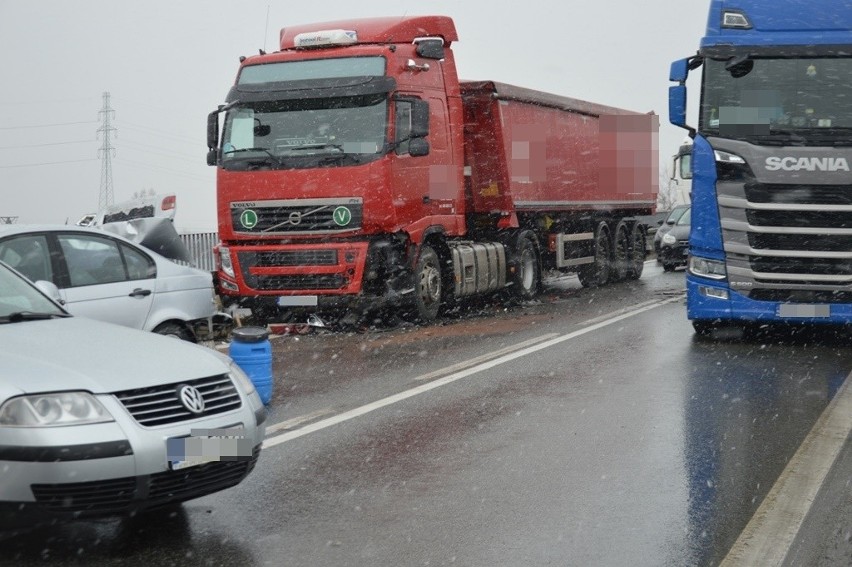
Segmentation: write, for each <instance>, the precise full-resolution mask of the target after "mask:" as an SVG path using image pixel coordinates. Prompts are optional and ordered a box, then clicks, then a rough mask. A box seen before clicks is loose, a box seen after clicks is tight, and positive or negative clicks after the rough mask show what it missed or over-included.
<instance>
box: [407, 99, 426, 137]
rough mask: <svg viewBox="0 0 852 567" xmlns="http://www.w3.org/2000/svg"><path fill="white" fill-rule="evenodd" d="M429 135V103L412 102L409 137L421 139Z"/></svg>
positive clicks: (423, 101) (422, 101) (421, 101)
mask: <svg viewBox="0 0 852 567" xmlns="http://www.w3.org/2000/svg"><path fill="white" fill-rule="evenodd" d="M428 135H429V103H428V102H427V101H425V100H419V99H418V100H414V101H413V104H412V107H411V137H412V138H423V137H424V136H428Z"/></svg>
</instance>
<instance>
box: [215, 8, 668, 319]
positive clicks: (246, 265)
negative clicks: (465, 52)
mask: <svg viewBox="0 0 852 567" xmlns="http://www.w3.org/2000/svg"><path fill="white" fill-rule="evenodd" d="M280 39H281V43H280V50H279V51H276V52H275V53H263V52H261V53H260V54H259V55H254V56H252V57H243V58H241V59H240V60H241V64H240V68H239V72H238V74H237V78H236V82H235V84H234V86H233V87H232V88H231V90H230V92H229V93H228V96H227V99H226V104H223V105H221V106H220V107H219V108H218V109H217V110H216V111H214V112H212V113H211V114H210V116H209V120H208V128H207V134H208V136H207V138H208V142H207V144H208V149H209V151H208V158H207V161H208V164H210V165H215V166H217V182H216V183H217V201H218V204H217V211H218V223H219V238H220V240H221V242H220V244H219V245H218V246H217V252H216V257H217V262H218V265H217V268H218V280H219V291H220V293H221V295H222V297H223V298H224V299H225V300H226V301H228V302H230V303H234V302H236V303H238V304H240V305H241V306H244V307H249V308H251V309H252V310H253V312H256V313H262V314H264V316H265V317H266V318H269V317H276V316H278V315H282V314H283V313H284V312H289V313H294V312H299V311H302V312H305V311H307V312H312V313H318V314H319V313H328V312H336V313H341V312H343V311H346V312H348V313H350V314H352V313H354V314H358V315H364V314H367V313H374V312H376V311H380V310H382V309H393V310H396V311H397V312H402V313H406V314H409V315H410V316H411V318H413V319H416V320H419V321H423V322H428V321H431V320H434V319H435V318H436V317H438V316H439V313H440V312H441V311H442V309H443V308H446V307H447V306H450V305H453V304H455V303H457V302H458V301H459V300H462V299H463V298H465V297H467V296H473V295H479V294H485V293H493V292H496V291H498V290H506V291H508V292H509V293H511V294H514V295H515V296H516V297H520V298H532V297H534V296H535V295H536V294H537V293H538V292H539V290H540V287H541V279H542V274H543V273H545V272H546V271H548V270H559V271H563V272H576V273H577V275H578V276H579V279H580V282H581V283H582V284H583V285H584V286H599V285H603V284H606V283H607V282H612V281H619V280H624V279H636V278H639V277H640V275H641V274H642V267H643V263H644V260H645V252H646V245H645V237H646V228H645V227H644V226H643V225H642V223H641V222H640V220H638V217H639V216H641V215H648V214H651V213H653V211H654V206H655V202H656V196H657V195H656V194H657V188H658V167H659V165H658V155H657V130H658V117H657V116H656V115H655V114H653V113H648V114H643V113H638V112H631V111H628V110H623V109H618V108H612V107H608V106H603V105H600V104H594V103H591V102H585V101H581V100H576V99H571V98H566V97H562V96H557V95H553V94H548V93H544V92H538V91H534V90H530V89H525V88H520V87H516V86H511V85H506V84H501V83H497V82H493V81H477V82H470V81H460V80H459V79H458V77H457V74H456V65H455V61H454V58H453V52H452V50H451V45H452V43H453V42H455V41H457V39H458V37H457V35H456V29H455V25H454V24H453V21H452V20H451V19H450V18H449V17H445V16H415V17H394V18H374V19H360V20H350V21H338V22H329V23H319V24H313V25H301V26H294V27H288V28H284V29H282V30H281V36H280ZM220 114H224V121H223V124H222V129H221V136H220V124H219V115H220Z"/></svg>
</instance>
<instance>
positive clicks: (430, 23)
mask: <svg viewBox="0 0 852 567" xmlns="http://www.w3.org/2000/svg"><path fill="white" fill-rule="evenodd" d="M341 32H342V33H344V34H347V36H348V40H347V41H345V43H411V42H413V41H414V40H415V39H420V38H424V37H440V38H442V39H443V40H444V45H450V43H452V42H454V41H458V39H459V37H458V34H457V33H456V26H455V24H454V23H453V20H452V18H450V17H448V16H402V17H385V18H364V19H354V20H339V21H335V22H320V23H315V24H302V25H297V26H288V27H286V28H281V34H280V49H281V50H282V51H284V50H287V49H293V48H295V47H296V40H297V36H301V39H302V40H303V41H304V40H308V41H306V42H304V43H301V46H303V47H304V46H308V45H310V39H311V38H314V37H315V38H317V39H318V40H319V41H322V40H323V39H324V38H323V37H321V36H322V35H328V36H331V37H337V36H339V34H340V33H341ZM352 32H354V33H352ZM315 45H321V43H319V42H317V43H315Z"/></svg>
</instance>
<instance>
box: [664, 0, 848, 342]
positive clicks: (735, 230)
mask: <svg viewBox="0 0 852 567" xmlns="http://www.w3.org/2000/svg"><path fill="white" fill-rule="evenodd" d="M698 69H700V70H701V99H700V108H699V112H698V123H697V126H694V127H693V126H690V125H688V124H687V116H686V106H687V105H686V100H687V95H686V81H687V76H688V75H689V73H690V72H692V71H697V70H698ZM669 78H670V80H671V81H673V82H674V83H676V84H675V85H673V86H671V87H670V89H669V117H670V121H671V122H672V124H675V125H676V126H680V127H683V128H685V129H687V130H688V131H689V134H690V136H691V137H692V138H693V145H692V148H693V149H692V168H693V171H692V173H693V177H692V230H691V234H690V239H689V258H688V268H687V274H686V283H687V285H686V289H687V315H688V317H689V319H690V320H691V321H692V325H693V327H694V328H695V330H696V332H698V333H703V334H706V333H709V332H710V331H712V329H713V328H714V327H716V326H720V325H739V326H746V325H748V324H750V323H782V322H796V323H805V324H812V323H834V324H838V323H840V324H844V323H852V172H850V166H851V165H852V0H711V2H710V14H709V17H708V21H707V32H706V34H705V36H704V37H703V38H702V40H701V45H700V49H699V50H698V52H697V54H696V55H694V56H692V57H688V58H685V59H681V60H679V61H675V62H674V63H672V66H671V74H670V77H669Z"/></svg>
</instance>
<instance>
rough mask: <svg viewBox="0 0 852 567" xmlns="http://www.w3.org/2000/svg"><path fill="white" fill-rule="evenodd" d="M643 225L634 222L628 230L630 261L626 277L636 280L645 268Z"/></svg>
mask: <svg viewBox="0 0 852 567" xmlns="http://www.w3.org/2000/svg"><path fill="white" fill-rule="evenodd" d="M645 230H646V229H645V226H644V225H642V224H640V223H638V222H637V223H636V224H634V225H633V230H631V231H630V262H629V267H628V270H627V279H629V280H638V279H639V278H641V277H642V270H644V269H645V255H646V246H647V242H646V241H645Z"/></svg>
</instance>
